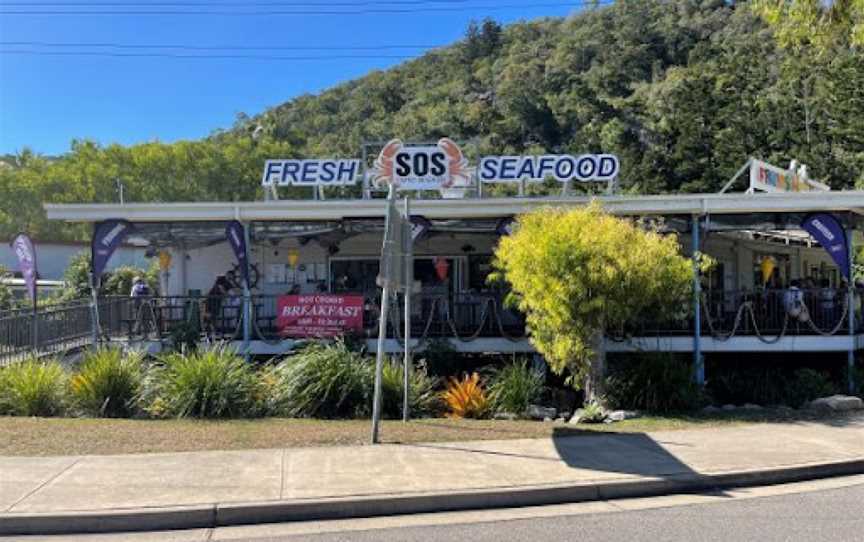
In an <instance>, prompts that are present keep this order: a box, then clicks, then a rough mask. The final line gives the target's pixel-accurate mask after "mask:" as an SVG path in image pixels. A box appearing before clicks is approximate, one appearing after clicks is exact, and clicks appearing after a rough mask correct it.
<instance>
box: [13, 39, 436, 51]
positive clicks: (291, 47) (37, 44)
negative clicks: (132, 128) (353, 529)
mask: <svg viewBox="0 0 864 542" xmlns="http://www.w3.org/2000/svg"><path fill="white" fill-rule="evenodd" d="M446 45H447V44H441V45H323V46H321V45H319V46H314V45H284V46H283V45H266V46H253V45H187V44H154V43H141V44H138V43H116V42H91V43H87V42H74V43H70V42H48V41H0V46H13V47H56V48H67V47H78V48H111V49H178V50H184V51H232V50H233V51H391V50H402V49H422V50H426V49H435V48H438V47H444V46H446Z"/></svg>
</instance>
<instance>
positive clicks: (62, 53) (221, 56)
mask: <svg viewBox="0 0 864 542" xmlns="http://www.w3.org/2000/svg"><path fill="white" fill-rule="evenodd" d="M0 55H24V56H93V57H119V58H142V57H143V58H186V59H189V58H193V59H204V60H211V59H212V60H218V59H249V60H292V61H293V60H298V61H309V60H352V59H353V60H357V59H375V60H382V59H383V60H386V59H390V60H408V59H412V58H418V57H416V56H411V55H308V56H278V55H244V54H219V55H188V54H182V53H181V54H175V53H117V52H106V51H31V50H19V49H0Z"/></svg>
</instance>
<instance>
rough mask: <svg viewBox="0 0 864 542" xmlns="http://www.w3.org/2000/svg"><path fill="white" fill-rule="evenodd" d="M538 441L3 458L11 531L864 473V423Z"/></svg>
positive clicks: (3, 499)
mask: <svg viewBox="0 0 864 542" xmlns="http://www.w3.org/2000/svg"><path fill="white" fill-rule="evenodd" d="M560 433H561V435H560V436H556V437H555V438H551V439H536V440H533V439H532V440H528V439H526V440H500V441H475V442H459V443H437V444H387V445H381V446H351V447H347V446H346V447H332V448H292V449H282V450H249V451H225V452H197V453H172V454H142V455H118V456H82V457H0V534H27V533H30V534H50V533H71V532H99V531H119V530H158V529H179V528H201V527H215V526H223V525H238V524H248V523H263V522H275V521H292V520H311V519H324V518H345V517H364V516H376V515H390V514H406V513H420V512H432V511H446V510H460V509H461V510H464V509H478V508H491V507H514V506H527V505H541V504H552V503H562V502H577V501H587V500H605V499H614V498H623V497H637V496H649V495H658V494H665V493H676V492H687V491H698V490H704V489H708V488H725V487H736V486H745V485H765V484H771V483H780V482H791V481H799V480H805V479H811V478H819V477H826V476H838V475H844V474H860V473H864V415H860V416H856V417H852V418H848V419H844V420H839V421H838V420H832V421H831V422H830V423H824V424H823V423H812V422H808V423H789V424H755V425H746V426H736V427H728V428H722V429H717V428H712V429H700V430H682V431H665V432H656V433H639V434H591V435H586V436H567V435H568V434H569V435H572V429H571V430H568V428H567V427H564V426H562V427H561V429H560Z"/></svg>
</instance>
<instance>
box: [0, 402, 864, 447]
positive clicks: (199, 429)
mask: <svg viewBox="0 0 864 542" xmlns="http://www.w3.org/2000/svg"><path fill="white" fill-rule="evenodd" d="M858 416H859V417H860V414H859V415H858ZM851 419H853V417H852V416H849V415H847V416H843V415H834V416H830V417H826V416H824V415H815V414H811V413H806V412H800V411H792V412H782V411H772V410H765V411H757V412H733V413H722V414H716V415H710V416H707V415H678V416H675V415H669V416H647V417H643V418H638V419H634V420H627V421H623V422H619V423H615V424H598V425H589V424H578V425H570V424H565V423H558V422H555V423H551V422H533V421H503V420H453V419H437V418H436V419H422V420H417V421H413V422H410V423H408V424H404V423H402V422H400V421H390V420H387V421H385V422H384V424H383V426H382V427H383V429H382V438H383V441H384V442H393V443H395V442H403V443H407V442H448V441H466V440H505V439H520V438H550V437H552V436H579V435H592V434H597V433H604V432H619V433H637V432H650V431H668V430H680V429H710V428H716V427H724V426H732V425H740V424H752V423H795V422H803V421H818V422H820V423H831V424H843V423H845V422H846V421H849V420H851ZM854 419H856V420H857V419H859V418H854ZM369 431H370V426H369V421H368V420H309V419H285V418H265V419H252V420H187V419H184V420H127V419H98V418H26V417H0V455H24V456H50V455H91V454H129V453H151V452H186V451H202V450H237V449H255V448H258V449H261V448H286V447H301V446H335V445H355V444H367V443H368V442H369Z"/></svg>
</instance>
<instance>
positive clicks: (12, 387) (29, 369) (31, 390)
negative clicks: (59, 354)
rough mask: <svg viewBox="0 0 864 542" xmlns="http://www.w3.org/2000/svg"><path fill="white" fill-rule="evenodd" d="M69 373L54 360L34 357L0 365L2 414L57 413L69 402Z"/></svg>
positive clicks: (50, 414)
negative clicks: (1, 366)
mask: <svg viewBox="0 0 864 542" xmlns="http://www.w3.org/2000/svg"><path fill="white" fill-rule="evenodd" d="M67 384H68V375H67V374H66V371H64V370H63V367H62V366H61V365H60V364H59V363H58V362H57V361H54V360H47V361H41V360H38V359H36V358H31V359H28V360H26V361H22V362H20V363H15V364H12V365H9V366H8V367H5V368H3V369H0V414H5V415H12V416H58V415H61V414H63V412H64V411H65V410H66V407H67V404H68V395H67Z"/></svg>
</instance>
